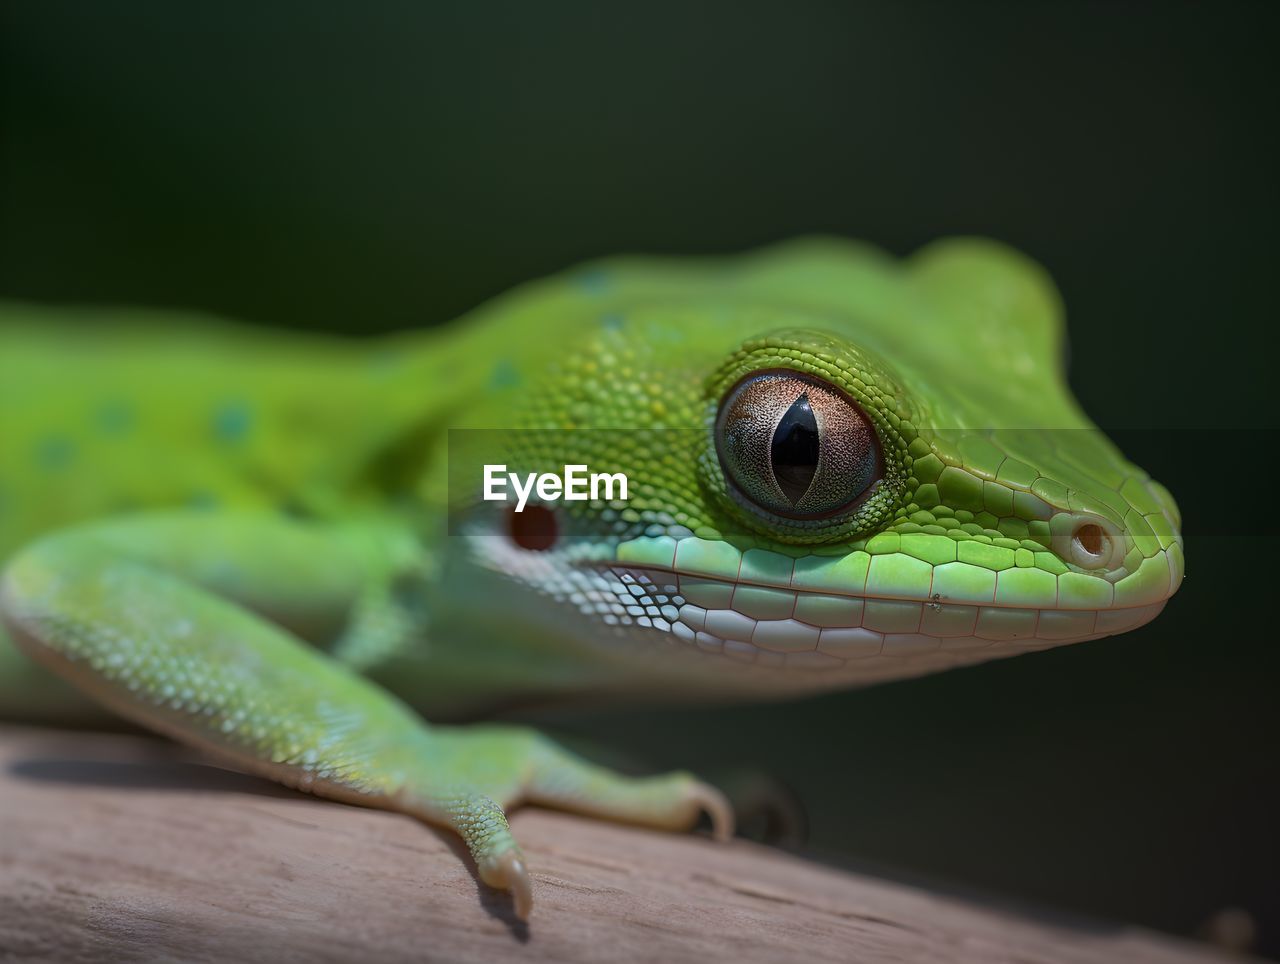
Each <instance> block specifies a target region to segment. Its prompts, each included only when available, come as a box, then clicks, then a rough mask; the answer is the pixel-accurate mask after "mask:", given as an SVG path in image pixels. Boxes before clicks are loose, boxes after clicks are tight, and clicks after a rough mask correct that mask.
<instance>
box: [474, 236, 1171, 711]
mask: <svg viewBox="0 0 1280 964" xmlns="http://www.w3.org/2000/svg"><path fill="white" fill-rule="evenodd" d="M614 271H615V274H618V275H620V276H622V277H631V278H633V279H634V278H636V276H639V280H632V281H631V282H630V285H631V288H632V289H635V290H631V289H628V284H627V283H626V282H623V283H620V284H619V289H620V290H616V291H615V293H614V297H615V301H614V303H611V304H609V305H607V306H604V307H602V308H601V309H600V311H599V313H600V315H601V316H602V317H604V318H606V319H610V320H609V321H607V322H602V323H600V324H597V325H593V326H587V327H586V328H585V330H584V332H583V337H581V339H579V342H578V344H577V345H576V347H575V349H574V350H572V351H568V352H560V353H558V356H557V357H556V360H555V361H554V363H552V364H551V365H550V371H551V375H550V376H549V377H548V378H547V380H546V382H545V387H544V388H541V389H538V390H535V391H534V392H533V393H532V394H531V395H529V396H527V398H526V400H525V407H524V409H523V411H524V413H525V416H526V419H525V422H524V425H525V428H524V430H522V431H521V432H519V433H516V434H517V435H518V436H519V441H518V442H517V443H516V446H515V448H516V450H517V451H515V452H514V453H513V455H512V458H511V461H512V463H513V465H514V464H519V465H524V466H533V465H535V464H537V465H538V466H540V467H543V468H546V467H552V466H554V469H555V470H559V469H560V468H561V467H562V465H564V464H569V463H580V464H583V465H587V466H590V467H591V469H592V470H596V469H597V468H598V469H600V470H603V471H607V472H610V473H615V472H622V473H624V474H626V475H627V477H628V480H629V482H630V492H629V497H628V499H627V500H626V501H622V500H619V499H613V500H609V499H596V500H590V499H588V500H585V501H583V502H580V503H576V504H575V503H569V502H544V503H542V504H534V505H531V506H528V507H526V509H525V512H526V513H532V514H531V515H527V516H526V515H525V514H524V513H519V514H517V513H513V512H511V511H510V510H509V509H508V510H506V513H505V515H504V514H503V513H502V512H490V513H488V514H487V515H486V516H484V517H483V518H485V519H486V520H487V521H484V522H479V523H477V525H479V527H480V528H478V529H473V530H471V531H473V532H481V533H483V534H484V535H486V536H496V538H486V539H481V540H478V541H473V542H472V544H471V545H472V558H473V560H474V561H475V562H478V563H479V565H480V566H481V567H482V568H483V569H485V570H487V571H489V572H492V573H498V574H500V575H501V577H502V578H503V579H504V580H505V581H507V582H508V583H514V585H515V586H516V587H519V589H520V590H521V591H528V592H529V593H530V594H532V595H533V596H535V597H537V598H538V599H539V600H540V603H539V606H536V607H526V608H525V609H524V610H523V611H524V612H525V613H526V614H527V616H526V618H527V619H528V620H529V621H531V622H537V621H538V620H539V619H542V620H543V621H544V622H545V624H546V625H547V626H548V627H554V632H555V633H558V634H560V636H561V637H562V638H564V639H569V640H576V641H577V642H578V643H580V644H581V645H583V646H587V647H591V648H592V650H593V651H594V652H596V653H600V654H604V658H607V659H610V660H616V661H618V662H619V663H620V664H621V665H623V666H625V667H626V668H627V670H628V671H629V672H635V673H649V674H653V675H658V676H663V675H665V674H667V673H669V672H670V673H671V675H672V676H675V675H677V674H678V676H679V678H680V681H681V682H682V683H688V682H690V681H698V680H705V681H708V685H711V686H715V687H717V688H719V689H720V690H722V691H723V690H726V689H733V688H742V689H747V690H752V691H771V692H791V691H795V690H797V689H809V688H812V689H821V688H833V687H840V686H848V685H860V684H864V683H869V682H875V681H880V680H889V679H896V678H902V677H907V676H914V675H919V674H923V673H927V672H933V671H936V670H940V669H944V668H948V667H953V666H960V665H966V664H971V663H977V662H981V661H985V660H988V659H993V658H998V657H1005V656H1012V655H1017V654H1020V653H1026V652H1030V651H1034V650H1040V649H1046V648H1050V647H1054V646H1060V645H1063V644H1066V643H1073V642H1080V641H1084V640H1092V639H1097V638H1100V637H1104V636H1109V635H1113V634H1116V633H1122V632H1125V631H1127V630H1129V629H1133V628H1135V627H1137V626H1140V625H1142V624H1143V623H1145V622H1147V621H1148V620H1150V619H1152V618H1153V617H1154V616H1155V615H1156V614H1158V613H1159V612H1160V610H1161V609H1162V608H1163V607H1164V605H1165V602H1166V600H1167V599H1168V598H1169V597H1170V596H1171V595H1172V594H1173V592H1174V591H1175V590H1176V589H1177V587H1178V584H1179V582H1180V581H1181V578H1182V572H1183V557H1182V541H1181V535H1180V533H1179V526H1180V521H1179V516H1178V510H1177V507H1176V505H1175V504H1174V501H1173V499H1172V498H1171V497H1170V495H1169V493H1168V492H1167V491H1166V490H1165V489H1164V488H1163V487H1162V486H1161V485H1160V484H1159V483H1157V482H1155V481H1154V480H1153V479H1151V478H1150V477H1149V476H1148V475H1147V474H1146V473H1144V472H1143V471H1142V470H1141V469H1139V468H1137V467H1136V466H1134V465H1132V464H1131V463H1130V462H1128V461H1127V460H1126V459H1125V458H1124V456H1123V455H1122V454H1121V453H1120V452H1119V451H1118V450H1117V449H1116V447H1115V446H1114V445H1113V444H1112V443H1111V442H1110V440H1108V439H1107V437H1106V436H1105V435H1104V434H1103V433H1102V432H1101V431H1099V430H1098V429H1097V428H1096V427H1094V426H1093V425H1092V424H1091V423H1090V422H1089V421H1088V420H1087V419H1086V418H1085V417H1084V415H1083V414H1082V413H1081V412H1080V410H1079V408H1078V406H1077V405H1076V403H1075V402H1074V399H1073V398H1072V397H1071V395H1070V393H1069V391H1068V389H1067V387H1066V382H1065V377H1064V374H1063V371H1062V365H1061V347H1060V346H1061V341H1062V337H1061V335H1062V332H1061V323H1060V312H1059V310H1058V305H1057V300H1056V296H1055V294H1054V292H1053V289H1052V286H1051V285H1050V284H1049V283H1048V281H1047V279H1046V278H1045V277H1044V275H1043V272H1041V271H1040V269H1039V268H1037V267H1036V266H1035V265H1032V264H1031V263H1030V262H1027V261H1026V260H1025V259H1023V258H1022V257H1021V256H1018V255H1016V254H1014V253H1012V252H1010V251H1008V250H1007V249H1005V248H1002V247H999V246H996V245H993V244H990V243H986V242H975V241H962V242H949V243H945V244H942V245H939V246H935V247H934V248H932V249H926V251H925V252H922V253H921V254H919V255H917V256H915V257H914V258H913V259H911V260H910V261H908V262H907V263H906V264H905V265H900V264H898V263H896V262H891V261H889V260H888V259H886V258H884V257H882V256H878V255H875V254H873V253H870V252H868V251H866V250H864V249H859V248H852V247H849V246H845V245H840V244H836V243H833V242H808V243H805V244H800V245H792V246H789V247H786V248H783V249H781V250H775V251H772V252H769V253H767V254H764V255H757V256H754V257H753V258H751V259H748V260H746V261H745V263H744V262H739V263H736V264H733V265H731V266H728V267H725V266H720V267H719V268H718V269H717V270H704V271H703V272H702V273H701V274H697V273H691V274H689V276H687V277H686V276H678V277H670V276H664V275H662V272H661V270H660V269H657V268H650V269H647V274H646V270H645V269H639V268H636V267H635V266H634V265H632V266H630V267H629V269H626V270H624V269H621V268H615V269H614ZM642 294H643V297H641V295H642ZM620 318H621V319H623V320H622V321H621V322H619V321H618V319H620ZM744 333H750V334H746V337H743V335H744ZM535 503H536V499H535ZM521 605H522V606H524V603H521ZM538 611H541V612H543V613H544V614H545V616H543V617H539V616H537V615H528V614H532V613H535V612H538ZM672 666H679V667H680V668H679V669H678V670H675V671H671V667H672Z"/></svg>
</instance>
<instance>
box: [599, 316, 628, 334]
mask: <svg viewBox="0 0 1280 964" xmlns="http://www.w3.org/2000/svg"><path fill="white" fill-rule="evenodd" d="M626 323H627V319H626V317H625V316H623V315H619V314H615V313H610V314H607V315H605V316H604V317H602V318H601V319H600V324H601V326H603V328H604V329H605V330H606V331H621V330H622V327H623V326H624V325H625V324H626Z"/></svg>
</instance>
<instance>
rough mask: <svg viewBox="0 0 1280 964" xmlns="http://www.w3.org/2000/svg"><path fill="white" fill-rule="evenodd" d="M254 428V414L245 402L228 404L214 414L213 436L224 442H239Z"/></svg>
mask: <svg viewBox="0 0 1280 964" xmlns="http://www.w3.org/2000/svg"><path fill="white" fill-rule="evenodd" d="M252 427H253V412H252V411H250V409H249V406H248V405H246V404H245V403H244V402H226V403H224V404H223V405H222V406H220V407H219V408H218V410H217V411H216V412H214V413H213V434H214V435H215V436H217V437H218V439H219V440H221V441H223V442H238V441H240V440H241V439H243V438H244V437H245V436H246V435H248V434H249V430H250V429H251V428H252Z"/></svg>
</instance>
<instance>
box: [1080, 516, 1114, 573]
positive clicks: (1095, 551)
mask: <svg viewBox="0 0 1280 964" xmlns="http://www.w3.org/2000/svg"><path fill="white" fill-rule="evenodd" d="M1071 548H1072V550H1073V552H1074V554H1075V555H1076V556H1077V561H1078V562H1081V563H1083V564H1088V563H1092V562H1097V561H1098V560H1099V559H1101V558H1103V557H1104V556H1107V555H1109V554H1110V552H1111V537H1110V536H1109V535H1107V533H1106V531H1105V530H1104V529H1103V528H1102V526H1100V525H1098V524H1097V523H1094V522H1086V523H1085V524H1084V525H1082V526H1080V527H1079V528H1078V529H1076V531H1075V534H1074V535H1073V536H1072V537H1071ZM1079 557H1083V558H1079Z"/></svg>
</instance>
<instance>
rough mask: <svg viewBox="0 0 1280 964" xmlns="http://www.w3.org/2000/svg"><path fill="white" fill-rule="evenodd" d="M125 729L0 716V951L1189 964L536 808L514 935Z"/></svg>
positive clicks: (1106, 932) (249, 783) (416, 867)
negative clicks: (526, 886) (90, 729)
mask: <svg viewBox="0 0 1280 964" xmlns="http://www.w3.org/2000/svg"><path fill="white" fill-rule="evenodd" d="M199 761H200V758H199V757H197V756H194V755H193V754H191V753H188V752H187V751H184V750H181V749H179V748H177V747H173V746H171V745H169V744H167V743H163V742H160V741H157V740H152V739H149V738H145V737H134V736H122V735H109V736H108V735H97V734H80V733H72V732H59V731H54V730H35V729H25V728H7V729H0V959H4V960H9V959H14V960H47V961H60V962H76V961H96V960H103V959H114V960H139V961H141V960H146V961H167V960H173V961H178V960H181V961H244V962H252V961H272V962H291V961H298V962H303V961H305V962H317V961H351V960H359V961H415V962H422V961H463V962H465V961H504V960H512V961H521V962H537V961H552V960H555V961H632V960H641V961H648V960H654V961H664V962H682V961H690V962H694V961H696V962H699V964H705V962H708V961H718V960H734V961H781V960H792V959H794V960H805V961H840V962H844V961H858V962H879V961H950V962H969V961H972V962H981V964H992V962H1000V961H1010V962H1013V961H1016V962H1019V964H1038V962H1045V964H1058V962H1064V964H1066V962H1070V964H1076V962H1093V961H1097V962H1108V964H1110V962H1120V961H1123V962H1195V961H1199V962H1203V961H1210V960H1217V959H1218V958H1217V957H1216V956H1215V955H1214V954H1212V953H1211V952H1210V951H1209V950H1207V949H1204V948H1200V947H1198V946H1196V945H1192V944H1189V943H1185V944H1184V943H1181V942H1178V941H1176V940H1173V939H1170V938H1165V937H1160V936H1157V935H1153V934H1149V933H1146V932H1143V931H1140V930H1137V929H1131V928H1125V927H1115V926H1109V925H1099V924H1089V923H1081V922H1078V921H1068V920H1065V919H1062V920H1059V919H1054V920H1048V919H1045V918H1044V917H1043V916H1036V917H1031V916H1021V915H1019V914H1017V913H1015V912H1012V911H1007V910H999V909H993V908H991V907H984V906H981V905H979V904H977V903H971V902H966V901H962V900H958V899H956V898H955V897H950V896H945V895H942V894H935V893H930V892H927V891H926V890H923V889H917V888H912V887H908V886H904V885H902V884H897V883H890V882H886V881H883V880H879V879H876V878H872V877H866V876H858V875H854V874H848V873H843V872H839V871H836V870H832V869H829V868H826V867H823V866H819V865H815V864H811V863H808V862H805V861H803V860H800V859H797V858H794V857H791V856H788V855H785V854H782V853H779V852H776V851H772V850H769V849H767V848H764V847H760V846H757V845H753V844H750V843H746V842H735V843H733V844H729V845H717V844H715V843H713V842H711V841H710V840H708V839H705V838H701V837H697V836H676V835H666V834H659V833H651V832H648V831H644V830H636V829H632V828H627V827H618V826H613V825H609V824H604V823H599V822H595V821H590V820H583V819H578V818H574V817H570V816H564V815H560V814H554V813H547V812H542V811H536V810H532V809H528V810H524V811H521V812H519V813H518V814H517V815H516V816H515V818H514V820H513V825H514V828H515V831H516V833H517V835H518V836H519V838H520V839H521V841H522V843H523V845H524V847H525V850H526V852H527V855H528V858H529V863H530V865H531V867H532V869H533V872H534V876H535V900H536V908H535V911H534V917H533V921H532V923H531V924H530V925H528V927H525V926H524V925H521V924H519V923H518V922H517V921H516V920H515V919H514V917H513V916H512V914H511V910H510V903H509V901H508V900H507V898H506V897H505V895H499V894H496V893H494V892H492V891H490V890H489V889H488V888H486V887H484V886H483V885H481V884H479V883H478V882H477V881H476V879H475V877H474V875H473V871H472V866H471V864H470V862H469V860H468V859H467V857H466V855H465V852H464V851H463V849H462V848H461V847H460V846H459V845H458V844H457V843H456V842H455V841H454V840H453V839H452V837H450V836H448V835H446V834H444V833H440V832H437V831H434V830H432V829H430V828H427V827H424V826H422V825H421V824H418V823H416V822H414V821H412V820H410V819H408V818H406V817H401V816H398V815H396V814H390V813H383V812H378V811H373V810H362V809H357V808H354V807H346V806H341V805H338V804H333V803H328V802H324V801H320V800H315V799H312V798H309V797H304V796H301V795H298V794H294V793H290V792H287V791H285V790H282V789H278V788H276V787H275V786H273V785H272V784H269V783H265V782H263V781H259V780H256V779H253V778H250V777H246V776H241V775H239V774H235V773H231V772H229V771H225V770H221V769H217V768H215V767H211V766H206V765H204V764H203V763H201V762H199Z"/></svg>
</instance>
